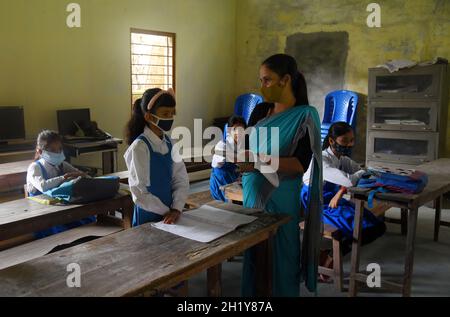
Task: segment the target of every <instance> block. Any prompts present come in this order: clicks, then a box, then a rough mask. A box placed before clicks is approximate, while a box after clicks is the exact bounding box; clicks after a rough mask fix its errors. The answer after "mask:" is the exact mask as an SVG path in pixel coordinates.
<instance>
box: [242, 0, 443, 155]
mask: <svg viewBox="0 0 450 317" xmlns="http://www.w3.org/2000/svg"><path fill="white" fill-rule="evenodd" d="M370 2H372V1H361V0H314V1H299V0H277V1H272V0H239V1H238V2H237V31H238V33H237V44H236V48H237V67H236V72H237V75H236V76H237V77H236V92H237V93H240V92H245V91H249V90H250V91H252V90H253V91H256V90H257V88H258V87H259V82H258V68H259V65H260V63H261V62H262V61H263V60H264V59H265V58H266V57H268V56H270V55H271V54H274V53H280V52H284V49H285V47H286V37H287V36H289V35H292V34H295V33H298V32H302V33H311V32H321V31H323V32H334V31H345V32H348V34H349V52H348V57H347V64H346V75H345V85H344V88H345V89H349V90H354V91H357V92H360V93H362V94H367V89H368V71H367V69H368V68H369V67H374V66H376V65H379V64H382V63H384V62H385V61H387V60H390V59H411V60H416V61H421V60H429V59H432V58H434V57H435V56H441V57H445V58H447V59H450V1H445V0H444V1H441V0H379V1H373V2H377V3H379V4H380V5H381V8H382V27H381V28H379V29H378V28H373V29H371V28H368V27H367V24H366V19H367V16H368V15H369V13H368V12H366V7H367V5H368V4H369V3H370ZM298 62H299V64H300V67H301V61H298ZM316 106H317V107H319V108H320V107H323V105H316ZM449 115H450V112H449ZM448 125H449V127H450V117H449V124H448ZM447 131H448V132H447V135H448V138H447V139H448V140H450V129H448V130H447ZM447 150H448V151H447V152H448V154H450V141H447Z"/></svg>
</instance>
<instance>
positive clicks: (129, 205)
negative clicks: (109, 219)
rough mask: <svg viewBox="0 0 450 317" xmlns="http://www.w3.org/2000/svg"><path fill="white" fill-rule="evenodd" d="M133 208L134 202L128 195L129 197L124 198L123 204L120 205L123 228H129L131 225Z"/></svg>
mask: <svg viewBox="0 0 450 317" xmlns="http://www.w3.org/2000/svg"><path fill="white" fill-rule="evenodd" d="M133 209H134V203H133V200H132V199H131V196H130V197H129V199H127V200H126V202H125V203H124V204H123V207H122V220H123V228H124V229H130V228H131V225H132V222H133Z"/></svg>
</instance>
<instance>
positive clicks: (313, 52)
mask: <svg viewBox="0 0 450 317" xmlns="http://www.w3.org/2000/svg"><path fill="white" fill-rule="evenodd" d="M348 43H349V38H348V33H347V32H315V33H296V34H293V35H290V36H288V37H287V41H286V54H289V55H292V56H294V57H295V59H296V60H297V62H298V67H299V69H300V71H301V72H302V73H303V74H304V75H305V78H306V82H307V84H308V97H309V103H310V104H311V105H313V106H315V107H316V108H317V111H318V112H319V115H320V118H323V113H324V104H325V97H326V95H327V94H328V93H330V92H331V91H334V90H341V89H343V88H344V84H345V69H346V63H347V56H348V50H349V46H348V45H349V44H348ZM366 99H367V98H366V97H365V96H362V95H360V103H359V109H358V113H357V129H356V130H357V131H356V147H355V150H354V153H353V159H355V160H356V161H357V162H361V163H363V162H365V152H366V149H365V139H366V121H365V120H366V109H365V104H366Z"/></svg>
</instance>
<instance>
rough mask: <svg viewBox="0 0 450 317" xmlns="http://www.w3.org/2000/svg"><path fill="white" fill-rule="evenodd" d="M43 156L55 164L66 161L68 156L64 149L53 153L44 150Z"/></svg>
mask: <svg viewBox="0 0 450 317" xmlns="http://www.w3.org/2000/svg"><path fill="white" fill-rule="evenodd" d="M41 158H42V159H43V160H44V161H46V162H47V163H49V164H51V165H53V166H59V165H60V164H61V163H62V162H64V160H65V159H66V156H65V155H64V152H63V151H61V152H59V153H53V152H49V151H45V150H44V151H42V154H41Z"/></svg>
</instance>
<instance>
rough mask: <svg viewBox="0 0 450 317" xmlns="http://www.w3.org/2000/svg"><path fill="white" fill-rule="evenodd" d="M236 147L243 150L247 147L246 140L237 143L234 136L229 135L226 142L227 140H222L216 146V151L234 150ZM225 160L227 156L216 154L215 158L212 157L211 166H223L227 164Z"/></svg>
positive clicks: (239, 150)
mask: <svg viewBox="0 0 450 317" xmlns="http://www.w3.org/2000/svg"><path fill="white" fill-rule="evenodd" d="M236 148H237V151H238V152H241V151H243V150H244V149H245V144H244V142H241V143H238V144H236V143H235V142H234V138H232V137H227V138H226V143H225V141H223V140H220V141H219V142H218V143H217V144H216V146H215V147H214V151H217V152H223V153H225V152H226V151H227V150H228V151H232V150H234V149H236ZM225 162H226V159H225V156H223V155H219V154H214V155H213V158H212V162H211V166H212V167H213V168H222V166H224V165H225Z"/></svg>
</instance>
